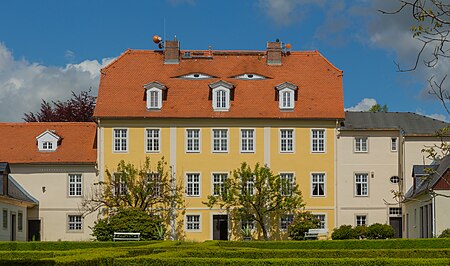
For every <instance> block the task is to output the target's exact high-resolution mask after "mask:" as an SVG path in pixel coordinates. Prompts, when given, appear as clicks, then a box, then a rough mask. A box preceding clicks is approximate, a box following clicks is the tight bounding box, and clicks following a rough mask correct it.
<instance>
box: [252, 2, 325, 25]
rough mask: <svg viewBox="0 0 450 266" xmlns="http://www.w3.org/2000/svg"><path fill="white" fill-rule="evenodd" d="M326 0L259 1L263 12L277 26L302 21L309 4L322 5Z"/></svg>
mask: <svg viewBox="0 0 450 266" xmlns="http://www.w3.org/2000/svg"><path fill="white" fill-rule="evenodd" d="M325 1H326V0H259V6H260V8H262V9H263V11H264V12H265V13H266V14H267V15H268V16H269V17H270V18H271V19H273V20H274V21H275V23H277V24H279V25H289V24H291V23H292V22H294V21H299V20H301V19H304V18H305V16H307V14H308V7H309V5H311V4H314V5H319V6H321V5H323V3H324V2H325Z"/></svg>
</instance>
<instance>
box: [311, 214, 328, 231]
mask: <svg viewBox="0 0 450 266" xmlns="http://www.w3.org/2000/svg"><path fill="white" fill-rule="evenodd" d="M314 217H316V218H317V219H319V221H320V227H319V228H320V229H325V228H326V225H327V224H326V217H325V214H314Z"/></svg>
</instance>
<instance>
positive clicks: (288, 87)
mask: <svg viewBox="0 0 450 266" xmlns="http://www.w3.org/2000/svg"><path fill="white" fill-rule="evenodd" d="M275 88H276V89H277V90H278V103H279V104H278V105H279V108H280V110H293V109H294V107H295V91H296V90H297V89H298V87H297V86H296V85H294V84H292V83H290V82H284V83H282V84H279V85H277V86H276V87H275Z"/></svg>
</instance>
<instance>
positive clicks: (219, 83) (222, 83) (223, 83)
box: [209, 80, 234, 89]
mask: <svg viewBox="0 0 450 266" xmlns="http://www.w3.org/2000/svg"><path fill="white" fill-rule="evenodd" d="M209 87H210V88H211V89H215V88H217V87H225V88H227V89H232V88H233V87H234V86H233V84H231V83H229V82H226V81H223V80H219V81H216V82H213V83H211V84H209Z"/></svg>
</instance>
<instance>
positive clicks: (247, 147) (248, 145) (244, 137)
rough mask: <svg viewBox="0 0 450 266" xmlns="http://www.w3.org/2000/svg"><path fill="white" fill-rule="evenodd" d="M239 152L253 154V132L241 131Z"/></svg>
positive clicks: (248, 130) (251, 130)
mask: <svg viewBox="0 0 450 266" xmlns="http://www.w3.org/2000/svg"><path fill="white" fill-rule="evenodd" d="M241 152H255V130H253V129H241Z"/></svg>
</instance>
